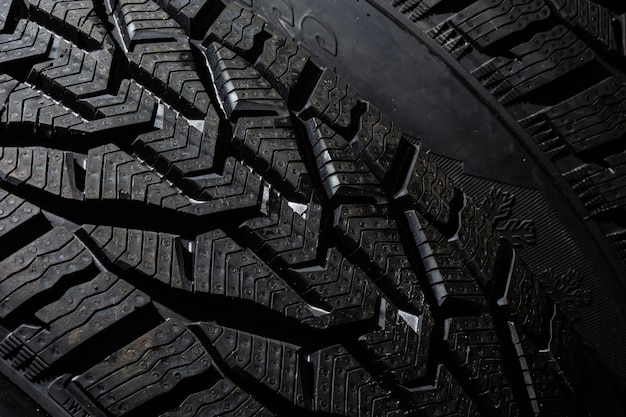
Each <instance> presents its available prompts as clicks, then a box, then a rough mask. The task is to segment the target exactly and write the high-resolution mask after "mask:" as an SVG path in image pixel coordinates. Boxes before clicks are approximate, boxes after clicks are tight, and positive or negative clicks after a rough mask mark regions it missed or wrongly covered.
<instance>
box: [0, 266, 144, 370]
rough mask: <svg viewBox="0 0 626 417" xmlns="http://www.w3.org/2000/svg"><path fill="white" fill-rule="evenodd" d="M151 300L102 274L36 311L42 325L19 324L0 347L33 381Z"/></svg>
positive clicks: (129, 286)
mask: <svg viewBox="0 0 626 417" xmlns="http://www.w3.org/2000/svg"><path fill="white" fill-rule="evenodd" d="M149 302H150V298H149V297H148V296H147V295H146V294H144V293H142V292H141V291H138V290H136V289H134V288H133V287H132V286H131V285H130V284H128V283H126V282H124V281H121V280H118V279H117V277H115V276H114V275H112V274H109V273H101V274H99V275H98V276H97V277H96V278H94V279H93V280H91V281H90V282H87V283H84V284H80V285H78V286H75V287H72V288H70V289H69V290H68V291H67V292H66V293H65V294H64V295H63V296H62V297H61V298H60V299H59V300H58V301H55V302H53V303H52V304H49V305H47V306H46V307H43V308H42V309H41V310H39V311H38V312H37V313H36V314H35V316H36V317H37V319H39V320H40V321H41V323H42V324H43V325H42V326H38V325H27V324H23V325H21V326H20V327H18V328H17V329H16V330H15V331H14V332H12V333H11V334H9V336H7V338H6V339H5V340H4V341H2V343H1V344H0V351H1V352H3V353H4V356H5V357H7V356H9V355H11V356H12V364H13V366H14V367H16V368H24V369H25V375H26V377H27V378H28V379H31V380H32V379H35V378H37V377H38V376H39V375H40V374H41V373H42V372H44V371H45V370H46V369H47V368H49V367H50V366H51V365H53V364H54V363H55V362H57V361H58V360H60V359H61V358H63V357H65V356H66V355H68V354H71V353H72V351H73V350H74V349H76V348H77V347H78V346H80V345H81V344H83V343H85V342H87V341H88V340H89V339H91V338H93V337H94V336H96V335H97V334H98V333H100V332H102V331H104V330H106V329H108V328H110V327H112V326H115V325H117V323H123V322H125V321H126V319H127V318H128V317H130V316H132V314H133V313H134V312H135V311H137V310H138V309H141V308H142V307H144V306H146V305H147V304H148V303H149ZM10 346H11V347H12V346H16V348H15V349H11V348H10Z"/></svg>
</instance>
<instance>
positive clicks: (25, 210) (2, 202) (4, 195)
mask: <svg viewBox="0 0 626 417" xmlns="http://www.w3.org/2000/svg"><path fill="white" fill-rule="evenodd" d="M48 227H49V223H48V222H47V220H46V219H45V217H44V215H43V213H42V212H41V210H40V209H39V207H37V206H35V205H33V204H31V203H29V202H27V201H25V200H24V199H22V198H19V197H17V196H15V195H13V194H10V193H9V192H7V191H4V190H1V189H0V242H2V249H0V253H1V254H2V255H0V256H2V257H4V256H6V255H8V254H10V253H11V249H12V248H13V247H14V246H15V245H19V244H20V243H22V242H23V240H24V238H25V237H26V238H28V237H29V235H32V234H33V232H35V233H36V232H44V231H45V230H46V229H47V228H48Z"/></svg>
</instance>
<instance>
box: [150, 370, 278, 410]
mask: <svg viewBox="0 0 626 417" xmlns="http://www.w3.org/2000/svg"><path fill="white" fill-rule="evenodd" d="M205 415H211V416H214V417H231V416H233V417H234V416H237V417H274V416H275V414H273V413H271V412H269V411H268V410H267V409H266V408H265V407H263V406H262V405H261V404H259V402H258V401H257V400H255V399H254V398H253V397H252V396H250V395H249V394H247V393H245V392H244V391H243V390H241V388H239V387H238V386H236V385H235V384H234V383H233V382H232V381H230V380H228V379H221V380H219V381H218V382H216V383H215V385H213V386H212V387H211V388H209V389H207V390H204V391H200V392H196V393H193V394H191V395H190V396H189V397H187V398H186V399H185V400H184V401H183V402H182V403H181V405H180V406H179V407H178V408H177V409H176V410H172V411H169V412H167V413H165V414H161V416H160V417H201V416H205Z"/></svg>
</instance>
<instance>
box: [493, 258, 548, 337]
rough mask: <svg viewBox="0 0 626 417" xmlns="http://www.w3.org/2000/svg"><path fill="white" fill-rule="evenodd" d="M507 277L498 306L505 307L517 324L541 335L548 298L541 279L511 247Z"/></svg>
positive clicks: (531, 332)
mask: <svg viewBox="0 0 626 417" xmlns="http://www.w3.org/2000/svg"><path fill="white" fill-rule="evenodd" d="M498 278H501V279H506V284H505V286H504V294H503V295H502V297H501V298H499V299H498V300H497V304H498V306H500V307H502V308H504V309H505V311H506V312H507V313H508V314H509V316H510V318H511V319H512V321H513V322H514V323H516V326H519V327H520V328H521V329H522V330H524V332H526V333H528V334H530V335H534V336H539V335H541V333H542V332H543V326H544V320H543V317H544V313H545V311H546V308H547V306H548V298H547V297H546V295H545V293H544V291H542V290H541V289H540V286H539V281H538V280H537V279H536V277H535V276H534V275H533V273H532V271H531V270H530V268H529V267H528V266H527V265H526V264H525V263H524V262H523V261H522V260H521V258H520V257H519V256H518V255H517V253H516V251H515V249H513V248H511V267H510V270H509V274H508V276H507V277H506V278H505V277H504V276H502V277H498Z"/></svg>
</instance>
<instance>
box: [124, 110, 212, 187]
mask: <svg viewBox="0 0 626 417" xmlns="http://www.w3.org/2000/svg"><path fill="white" fill-rule="evenodd" d="M163 113H164V114H163V127H162V128H161V129H159V130H155V131H153V132H148V133H143V134H141V135H139V136H138V137H137V139H136V140H135V142H133V148H134V149H135V150H136V151H137V153H138V154H139V155H140V156H141V157H142V158H144V159H145V160H147V161H148V162H149V163H150V164H152V165H154V166H156V167H158V169H159V170H160V171H161V172H163V173H164V174H165V176H166V177H167V178H171V179H177V180H180V179H181V178H184V177H191V176H194V175H195V174H197V173H203V172H206V171H208V170H209V169H211V168H213V160H214V158H215V148H216V146H217V142H218V134H219V125H220V120H219V117H218V115H217V111H216V110H215V108H214V107H213V106H210V107H209V108H208V110H207V116H206V118H205V120H204V129H203V130H202V131H200V130H198V129H196V128H195V127H193V126H191V125H190V124H189V122H188V120H187V119H186V118H185V117H183V116H180V115H177V114H176V113H175V112H174V111H173V110H172V109H170V108H169V107H165V108H164V112H163Z"/></svg>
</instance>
